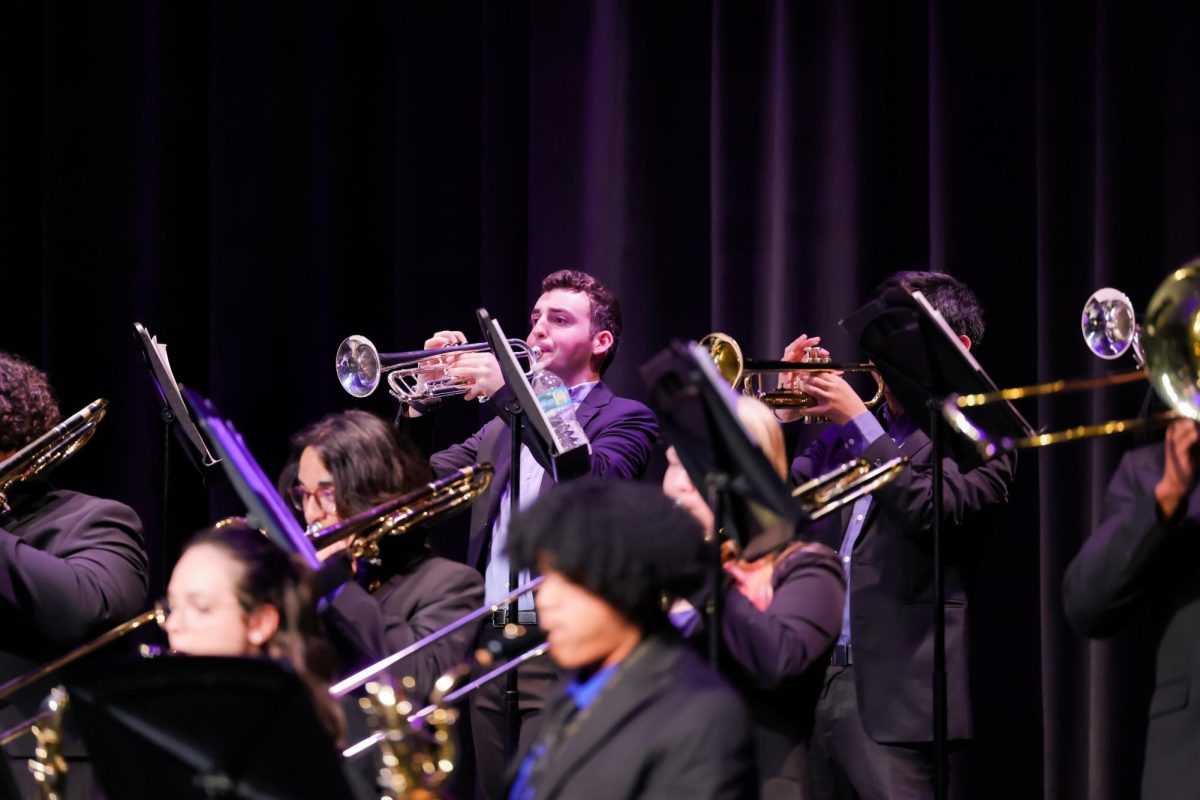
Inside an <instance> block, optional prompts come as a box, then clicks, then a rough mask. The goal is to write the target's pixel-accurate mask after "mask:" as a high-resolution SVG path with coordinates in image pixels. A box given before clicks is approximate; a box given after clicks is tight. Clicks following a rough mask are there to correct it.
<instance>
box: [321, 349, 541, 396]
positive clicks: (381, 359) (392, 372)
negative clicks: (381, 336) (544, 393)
mask: <svg viewBox="0 0 1200 800" xmlns="http://www.w3.org/2000/svg"><path fill="white" fill-rule="evenodd" d="M508 344H509V346H511V347H512V349H513V353H514V354H516V356H517V358H524V359H526V361H527V362H528V364H529V366H528V368H527V369H526V371H525V375H526V377H529V375H530V374H531V373H532V372H533V365H534V364H535V363H536V362H537V360H538V358H540V357H541V348H539V347H537V346H534V347H530V346H529V345H527V344H526V343H525V342H523V341H521V340H520V339H509V340H508ZM490 351H491V347H490V346H489V345H488V344H486V343H483V342H480V343H477V344H458V345H451V346H449V347H435V348H433V349H431V350H411V351H408V352H404V353H380V352H379V350H378V348H376V347H375V345H373V344H372V343H371V340H370V339H368V338H367V337H365V336H357V335H355V336H347V337H346V338H345V339H344V340H343V341H342V343H341V345H339V346H338V350H337V356H336V357H335V358H334V365H335V367H336V368H337V377H338V383H340V384H341V385H342V388H343V389H345V390H346V392H347V393H349V394H351V395H353V396H355V397H366V396H367V395H369V394H371V393H372V392H374V391H375V389H376V388H378V386H379V381H380V380H381V378H382V376H383V375H384V373H386V374H387V381H388V386H390V387H391V394H392V396H394V397H395V398H396V399H397V400H399V401H400V402H402V403H411V402H414V401H424V400H437V399H440V398H443V397H451V396H453V395H459V394H466V393H467V391H468V390H469V389H470V385H469V384H468V383H466V382H465V381H463V380H461V379H459V378H454V377H451V376H449V375H446V374H445V369H446V367H447V363H446V361H445V356H447V355H450V354H452V353H484V352H490Z"/></svg>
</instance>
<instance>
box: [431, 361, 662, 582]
mask: <svg viewBox="0 0 1200 800" xmlns="http://www.w3.org/2000/svg"><path fill="white" fill-rule="evenodd" d="M504 391H505V390H502V392H504ZM507 394H508V396H511V392H508V393H507ZM504 397H505V395H504V394H503V393H497V394H496V396H494V397H493V398H492V401H491V402H492V403H498V404H502V403H503V402H504ZM575 418H576V420H578V421H579V424H580V425H581V426H582V427H583V432H584V433H585V434H587V437H588V439H589V441H590V442H591V445H592V467H591V474H592V475H594V476H598V477H611V478H630V479H636V478H640V477H641V476H642V473H643V472H644V471H645V469H646V463H647V462H648V461H649V460H650V452H651V450H652V449H653V447H654V442H655V440H656V439H657V438H658V420H657V419H656V418H655V416H654V412H652V411H651V410H650V409H649V408H647V407H646V406H644V405H642V404H641V403H639V402H637V401H636V400H630V399H628V398H624V397H617V396H616V395H614V394H613V393H612V389H609V388H608V385H607V384H605V383H604V382H603V381H601V382H599V383H597V384H596V385H595V386H593V387H592V390H591V391H590V392H588V395H587V397H585V398H584V399H583V402H582V403H580V404H579V407H578V408H577V409H576V410H575ZM418 419H424V418H423V417H422V418H418ZM416 421H417V420H413V422H416ZM414 438H418V439H421V438H427V437H425V436H422V435H420V433H418V434H417V435H416V436H415V437H414ZM511 450H512V443H511V435H510V433H509V427H508V424H507V422H506V420H505V417H504V414H501V415H500V416H498V417H497V418H496V419H493V420H492V421H491V422H489V423H487V424H486V425H484V426H483V427H482V428H480V429H479V430H478V431H476V432H475V433H474V434H472V435H471V437H470V438H469V439H467V440H466V441H465V442H463V443H461V444H456V445H453V446H452V447H449V448H447V449H445V450H442V451H441V452H440V453H435V454H434V455H433V456H432V457H431V458H430V459H429V463H430V465H432V467H433V471H434V473H436V474H437V475H439V476H441V475H444V474H446V473H447V472H450V471H453V470H455V469H460V468H462V467H465V466H468V465H470V464H473V463H475V462H488V463H490V464H491V465H492V466H493V467H494V468H495V474H494V475H493V478H492V485H491V486H490V487H489V489H488V491H487V494H486V495H485V496H484V497H481V498H479V499H478V500H477V501H475V503H474V504H472V506H471V538H470V541H469V542H468V545H467V564H468V565H469V566H472V567H475V568H476V569H478V570H480V571H482V570H483V569H484V567H485V566H486V564H487V559H488V553H489V549H490V544H491V538H492V525H493V524H494V523H495V521H496V515H497V514H499V513H500V498H501V497H502V496H503V494H504V490H505V489H506V488H508V481H509V472H510V469H509V468H510V462H511V460H512V459H511V455H512V453H511ZM553 484H554V479H553V477H552V476H551V475H550V473H549V472H547V473H546V477H545V479H544V480H543V481H542V491H547V490H548V489H549V488H550V486H552V485H553Z"/></svg>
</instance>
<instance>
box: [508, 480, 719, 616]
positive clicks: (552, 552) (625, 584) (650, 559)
mask: <svg viewBox="0 0 1200 800" xmlns="http://www.w3.org/2000/svg"><path fill="white" fill-rule="evenodd" d="M508 551H509V557H510V558H511V559H512V560H513V562H514V563H515V564H516V565H517V567H518V568H519V569H536V568H537V567H538V566H539V562H541V563H544V564H546V565H548V566H550V567H551V568H553V569H554V570H555V571H556V572H559V573H561V574H562V575H563V576H564V577H566V578H567V579H568V580H570V581H571V582H572V583H575V584H577V585H579V586H582V587H583V588H585V589H587V590H588V591H589V592H591V593H593V594H595V595H597V596H599V597H600V598H601V599H603V600H604V601H605V602H606V603H608V604H609V605H611V606H612V607H613V608H614V609H616V610H617V612H618V613H620V614H621V615H622V616H624V617H625V618H626V619H628V620H629V621H630V622H632V623H634V624H635V625H639V626H641V627H642V628H643V629H647V630H649V629H653V628H660V627H662V626H663V625H664V624H666V615H665V613H664V612H663V610H662V595H663V593H664V592H665V593H667V594H670V595H675V596H682V595H686V594H689V593H691V592H693V591H695V590H696V589H698V588H699V587H700V586H701V585H702V583H703V580H704V575H705V564H706V558H705V552H706V550H705V545H704V535H703V533H702V532H701V530H700V526H699V523H697V522H696V520H695V519H693V518H692V515H691V514H689V513H687V512H686V511H684V510H683V509H682V508H680V507H678V506H676V505H675V504H674V503H673V502H672V501H671V500H670V499H669V498H668V497H667V496H666V495H664V494H663V493H662V491H661V490H660V489H659V488H658V487H656V486H652V485H649V484H644V483H636V482H633V481H617V480H603V479H600V478H580V479H579V480H575V481H571V482H570V483H566V484H561V485H559V486H556V487H554V488H553V489H552V490H550V492H548V493H547V494H546V495H545V496H544V497H541V498H539V499H538V501H537V503H535V504H534V505H533V507H532V508H530V509H529V510H528V511H526V512H524V513H522V514H520V515H518V516H517V517H516V518H515V519H514V520H513V525H512V531H511V535H510V539H509V544H508Z"/></svg>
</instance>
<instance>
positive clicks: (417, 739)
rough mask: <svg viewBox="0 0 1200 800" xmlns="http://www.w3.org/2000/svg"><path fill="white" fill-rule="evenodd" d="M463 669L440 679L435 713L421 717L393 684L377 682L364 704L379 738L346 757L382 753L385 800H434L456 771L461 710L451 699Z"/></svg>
mask: <svg viewBox="0 0 1200 800" xmlns="http://www.w3.org/2000/svg"><path fill="white" fill-rule="evenodd" d="M469 671H470V669H469V667H467V666H466V665H462V666H460V667H458V668H456V669H454V670H452V671H450V672H448V673H446V674H445V675H443V676H441V677H440V678H438V680H437V682H436V683H435V684H434V687H433V694H432V695H430V698H429V706H428V707H427V708H428V709H430V713H428V714H426V715H425V716H423V717H418V716H417V715H416V714H414V713H413V707H412V704H411V703H410V702H409V701H408V700H407V699H405V697H404V695H403V694H402V693H398V692H397V691H396V690H395V689H393V688H392V687H391V686H390V685H388V684H386V683H380V682H378V681H371V682H370V683H368V684H367V685H366V687H365V688H366V695H365V696H363V697H361V698H360V699H359V701H358V703H359V707H360V708H361V709H362V710H363V711H364V712H365V713H366V716H367V725H368V727H370V728H371V729H372V730H373V731H374V733H373V734H372V735H371V736H369V737H367V738H366V739H364V740H363V741H361V742H359V743H358V744H356V745H353V746H352V747H350V748H347V749H346V750H345V751H343V752H342V756H343V757H344V758H353V757H354V756H355V755H357V754H358V753H360V752H362V751H364V750H366V749H367V748H368V747H370V746H371V745H372V744H374V745H376V746H377V747H378V750H379V756H380V768H379V774H378V777H377V787H378V789H379V791H380V798H381V800H425V798H429V800H433V799H434V798H437V797H438V796H439V794H440V792H439V790H440V788H441V787H442V785H443V784H444V783H445V782H446V779H447V778H448V777H449V776H450V773H451V772H453V771H454V762H455V759H456V755H457V754H456V751H455V746H454V735H453V727H454V724H455V723H456V722H457V721H458V709H456V708H454V707H453V706H451V705H450V704H449V702H448V701H447V699H446V695H447V694H448V693H449V692H450V690H451V689H453V688H454V686H455V685H456V684H457V683H458V682H459V681H460V680H461V678H462V677H463V676H464V675H466V674H467V673H469Z"/></svg>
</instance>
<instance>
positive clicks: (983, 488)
mask: <svg viewBox="0 0 1200 800" xmlns="http://www.w3.org/2000/svg"><path fill="white" fill-rule="evenodd" d="M894 287H903V288H905V289H908V290H909V291H917V290H919V291H921V292H922V293H923V294H924V295H925V297H926V299H927V300H928V301H929V302H930V303H931V304H932V305H933V307H934V308H936V309H937V310H938V311H939V312H940V313H941V315H942V316H943V317H944V318H945V319H946V321H947V322H948V323H949V325H950V327H951V328H952V329H953V331H954V332H955V333H956V334H957V335H958V337H959V340H960V341H961V342H962V344H963V346H964V347H966V348H972V347H975V346H978V345H979V343H980V341H981V340H982V338H983V332H984V325H983V309H982V307H981V306H980V304H979V301H978V300H977V299H976V297H975V295H974V293H973V292H971V290H970V289H969V288H967V286H965V285H964V284H963V283H961V282H960V281H958V280H956V279H954V278H953V277H951V276H949V275H945V274H941V273H934V272H899V273H896V274H894V275H892V276H891V277H889V278H888V279H887V280H886V281H884V283H883V284H881V285H880V287H879V288H878V289H877V290H876V294H877V295H878V294H882V293H883V292H885V291H887V290H888V289H891V288H894ZM814 344H819V340H815V339H813V338H810V337H806V336H800V337H799V338H798V339H796V341H794V342H793V343H792V344H791V345H789V347H788V350H787V352H785V354H784V357H785V360H799V359H798V358H797V356H798V355H799V353H800V352H801V351H802V350H803V349H804V348H805V347H808V346H812V345H814ZM800 375H801V373H793V374H790V375H787V374H785V375H784V376H783V377H782V380H785V381H795V385H796V387H797V388H800V389H802V390H803V391H804V392H806V393H808V394H810V395H812V396H813V397H815V398H816V399H817V400H818V403H817V405H816V406H815V407H813V408H811V409H809V413H813V414H817V415H820V416H823V417H828V418H829V419H830V420H831V421H832V423H833V424H832V425H830V426H828V427H827V428H826V429H825V430H824V431H823V432H822V435H821V436H820V438H819V439H818V440H817V441H816V442H814V443H813V444H812V445H811V446H810V447H808V448H807V449H806V450H805V451H804V452H803V453H801V454H800V455H799V456H798V457H797V458H796V459H795V460H794V461H793V462H792V468H791V472H792V477H793V479H794V480H796V481H797V482H803V481H805V480H808V479H809V478H812V477H815V476H817V475H820V474H821V473H822V472H824V471H825V470H827V469H829V468H831V467H832V466H835V465H837V464H840V463H842V462H844V461H847V460H849V459H850V458H854V457H863V458H866V459H868V460H871V461H874V462H875V463H877V464H878V463H880V462H881V461H883V460H886V459H889V458H892V457H895V456H899V455H905V456H908V458H909V469H907V470H905V471H904V472H902V473H901V474H900V475H899V476H898V477H897V478H896V479H895V480H894V481H892V482H891V483H889V484H888V485H887V486H885V487H883V488H881V489H879V490H878V491H876V492H875V493H874V494H872V495H869V496H867V497H864V498H862V499H860V500H858V501H857V502H856V503H855V504H854V506H853V507H852V508H851V510H850V512H849V514H848V515H846V514H844V515H843V521H842V528H841V531H840V540H839V541H832V542H830V544H831V545H833V546H836V547H837V548H838V554H839V557H840V558H841V561H842V567H843V569H844V570H845V573H846V579H847V584H848V591H847V595H846V603H845V607H844V610H843V616H844V619H843V623H842V632H841V635H840V637H839V638H838V642H837V644H836V645H835V646H834V649H833V656H832V658H831V659H830V663H829V666H828V668H827V670H826V673H825V685H824V689H823V691H822V693H821V697H820V700H819V701H818V703H817V708H816V726H815V731H814V735H813V739H812V747H811V750H810V765H811V767H812V776H813V788H814V795H815V797H817V798H822V799H823V798H832V797H843V796H847V794H843V793H842V787H844V786H845V785H846V784H849V786H850V787H852V793H851V794H850V795H849V796H855V797H861V798H865V799H866V800H872V799H876V798H877V799H878V800H883V798H890V799H893V800H894V799H896V798H926V797H932V796H933V778H934V757H933V752H932V747H931V742H932V738H933V736H932V732H933V709H932V706H931V702H930V700H929V697H930V682H931V679H932V677H931V676H932V674H933V662H932V653H933V635H934V633H933V615H932V612H931V610H930V604H931V601H932V586H933V559H932V554H931V551H930V548H929V533H930V529H931V525H932V518H933V514H934V513H940V514H941V515H942V519H943V520H945V524H946V527H947V529H948V533H947V534H946V541H947V542H949V546H947V547H946V548H945V557H944V567H945V576H946V584H945V585H946V608H945V612H946V615H945V619H946V667H947V686H948V690H947V695H948V697H947V699H948V723H949V724H948V731H949V739H950V742H951V744H952V746H953V745H958V744H962V743H965V742H966V741H968V740H969V739H970V738H971V698H970V691H969V685H970V684H969V681H968V671H967V601H968V596H969V590H970V586H969V582H968V579H969V573H970V569H969V567H970V565H971V553H972V551H973V549H974V547H973V545H974V541H973V540H977V539H978V537H980V536H981V535H982V534H983V532H984V527H985V526H984V525H983V516H984V514H985V512H987V511H989V510H991V509H995V508H996V507H998V506H1001V505H1003V504H1004V503H1005V502H1007V499H1008V491H1009V487H1010V486H1011V485H1012V481H1013V470H1014V468H1015V457H1014V456H1011V455H1009V456H1004V457H1001V458H996V459H994V460H992V461H989V462H987V463H985V464H984V465H983V466H980V467H977V468H975V469H972V470H969V471H965V472H964V471H960V470H959V468H958V466H957V464H955V462H954V461H952V460H950V459H947V460H946V461H945V477H944V482H943V487H944V494H943V496H944V501H943V503H944V504H943V508H942V509H940V510H937V509H933V508H932V491H933V486H932V463H931V462H932V456H933V453H932V445H931V442H930V440H929V437H928V436H927V435H926V434H925V433H923V432H922V431H920V430H919V429H918V427H917V425H916V423H915V421H914V420H912V419H911V418H910V417H909V416H908V414H906V413H905V410H904V408H903V407H902V406H901V405H900V404H899V403H898V402H897V401H896V398H895V397H894V396H893V395H892V394H891V392H889V391H888V390H887V387H886V386H885V387H884V397H885V398H886V403H885V404H884V406H883V407H882V408H881V413H880V415H879V417H876V416H874V415H872V414H871V413H870V412H869V411H867V409H866V407H865V405H864V403H863V401H862V399H861V398H860V397H859V396H858V395H857V394H856V393H855V392H854V391H853V389H852V388H851V387H850V385H849V384H847V383H846V381H845V380H844V379H843V378H842V377H841V375H839V374H837V373H833V372H826V373H817V374H815V375H811V376H810V377H808V378H802V377H800Z"/></svg>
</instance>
